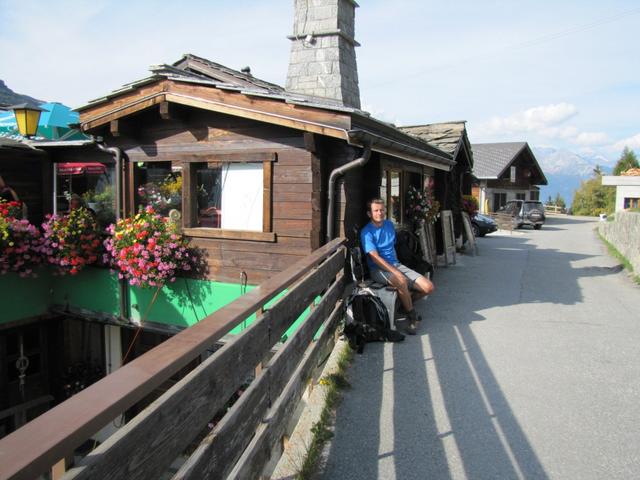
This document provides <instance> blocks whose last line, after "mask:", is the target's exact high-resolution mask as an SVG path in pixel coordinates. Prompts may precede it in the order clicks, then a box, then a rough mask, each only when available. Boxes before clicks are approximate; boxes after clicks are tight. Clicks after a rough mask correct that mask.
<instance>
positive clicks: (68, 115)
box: [0, 102, 87, 140]
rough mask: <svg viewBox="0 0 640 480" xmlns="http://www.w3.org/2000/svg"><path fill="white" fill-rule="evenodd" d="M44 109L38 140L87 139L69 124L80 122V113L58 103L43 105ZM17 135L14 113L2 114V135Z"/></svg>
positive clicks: (39, 123) (0, 117)
mask: <svg viewBox="0 0 640 480" xmlns="http://www.w3.org/2000/svg"><path fill="white" fill-rule="evenodd" d="M40 108H42V109H43V112H42V114H41V115H40V121H39V122H38V132H37V134H36V138H38V137H39V138H46V139H47V140H84V139H86V138H87V137H86V136H85V135H84V134H83V133H82V132H80V131H79V130H75V129H72V128H71V127H69V124H75V123H78V122H79V121H80V115H79V114H78V112H74V111H72V110H71V109H70V108H69V107H67V106H66V105H63V104H62V103H58V102H49V103H43V104H41V105H40ZM2 133H4V134H5V135H17V134H18V127H17V126H16V119H15V116H14V115H13V112H11V111H7V112H0V134H2Z"/></svg>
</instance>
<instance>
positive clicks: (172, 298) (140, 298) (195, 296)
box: [130, 278, 254, 327]
mask: <svg viewBox="0 0 640 480" xmlns="http://www.w3.org/2000/svg"><path fill="white" fill-rule="evenodd" d="M253 288H254V287H253V286H247V291H249V290H251V289H253ZM156 291H157V289H156V288H138V287H132V288H131V289H130V292H131V317H132V318H133V319H134V320H137V321H140V320H142V319H143V318H144V317H145V316H146V320H147V321H153V322H157V323H164V324H170V325H178V326H182V327H190V326H191V325H193V324H195V323H197V322H198V321H200V320H202V319H203V318H204V317H206V316H207V315H210V314H211V313H213V312H215V311H216V310H218V309H219V308H221V307H224V306H225V305H227V304H228V303H230V302H232V301H233V300H235V299H237V298H238V297H240V296H241V288H240V285H237V284H231V283H220V282H209V281H206V280H193V279H185V278H179V279H177V280H176V281H175V282H174V283H171V284H169V285H165V286H164V287H163V288H162V289H161V290H160V292H159V293H158V295H157V298H156V299H155V301H154V302H153V305H152V306H151V308H149V305H150V304H151V301H152V300H153V297H154V295H155V294H156Z"/></svg>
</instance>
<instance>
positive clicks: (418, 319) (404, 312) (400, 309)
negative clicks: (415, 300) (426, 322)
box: [398, 305, 422, 322]
mask: <svg viewBox="0 0 640 480" xmlns="http://www.w3.org/2000/svg"><path fill="white" fill-rule="evenodd" d="M398 313H399V314H400V315H405V316H406V317H407V318H411V314H412V313H413V314H414V315H415V319H413V320H414V322H421V321H422V316H420V315H419V314H418V313H416V311H415V309H414V310H411V312H407V310H406V309H405V308H404V307H403V306H402V305H400V306H399V307H398Z"/></svg>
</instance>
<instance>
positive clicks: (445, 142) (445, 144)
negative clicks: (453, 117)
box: [398, 120, 466, 155]
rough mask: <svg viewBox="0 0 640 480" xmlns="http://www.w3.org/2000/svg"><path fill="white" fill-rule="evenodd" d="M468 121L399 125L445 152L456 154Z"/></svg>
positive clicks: (404, 130) (405, 130) (403, 129)
mask: <svg viewBox="0 0 640 480" xmlns="http://www.w3.org/2000/svg"><path fill="white" fill-rule="evenodd" d="M465 124H466V121H464V120H461V121H458V122H445V123H430V124H427V125H411V126H407V127H398V128H399V129H400V130H402V131H403V132H406V133H409V134H410V135H413V136H415V137H418V138H421V139H422V140H426V141H427V142H429V143H430V144H432V145H434V146H436V147H438V148H439V149H440V150H442V151H443V152H447V153H448V154H450V155H455V153H456V150H457V149H458V146H459V145H460V141H461V140H463V136H464V135H465V133H466V131H465Z"/></svg>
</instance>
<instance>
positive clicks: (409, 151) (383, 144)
mask: <svg viewBox="0 0 640 480" xmlns="http://www.w3.org/2000/svg"><path fill="white" fill-rule="evenodd" d="M349 143H350V144H351V145H359V146H363V145H367V144H369V145H370V146H371V149H372V150H373V151H376V152H380V153H385V154H387V155H392V156H394V157H398V158H402V159H404V160H407V161H409V162H413V163H418V164H420V165H424V166H429V167H433V168H436V169H438V170H444V171H447V172H448V171H450V170H451V168H453V166H454V165H455V161H453V160H452V159H451V158H449V155H448V154H446V153H445V152H441V153H442V155H438V154H436V153H432V152H429V151H426V150H422V149H420V148H417V147H414V146H412V145H408V144H406V143H403V142H400V141H398V140H395V139H390V138H387V137H383V136H380V135H376V134H375V133H371V132H369V131H366V130H359V129H358V130H349Z"/></svg>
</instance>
